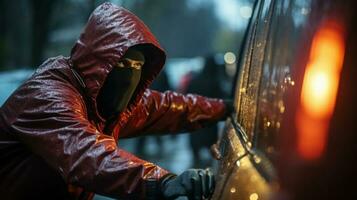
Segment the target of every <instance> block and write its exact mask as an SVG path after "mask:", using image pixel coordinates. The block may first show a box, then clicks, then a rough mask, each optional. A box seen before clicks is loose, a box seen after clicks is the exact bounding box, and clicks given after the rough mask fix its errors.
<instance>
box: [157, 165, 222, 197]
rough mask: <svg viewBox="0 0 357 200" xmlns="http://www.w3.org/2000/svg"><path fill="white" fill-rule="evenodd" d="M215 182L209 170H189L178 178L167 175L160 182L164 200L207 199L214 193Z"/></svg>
mask: <svg viewBox="0 0 357 200" xmlns="http://www.w3.org/2000/svg"><path fill="white" fill-rule="evenodd" d="M214 187H215V180H214V175H213V173H212V172H211V170H209V169H206V170H203V169H189V170H186V171H184V172H183V173H182V174H180V175H179V176H176V175H168V176H166V177H165V178H164V179H163V180H162V182H161V193H162V196H163V197H164V199H176V198H177V197H180V196H186V197H187V198H188V199H189V200H201V199H209V198H210V197H211V196H212V194H213V191H214Z"/></svg>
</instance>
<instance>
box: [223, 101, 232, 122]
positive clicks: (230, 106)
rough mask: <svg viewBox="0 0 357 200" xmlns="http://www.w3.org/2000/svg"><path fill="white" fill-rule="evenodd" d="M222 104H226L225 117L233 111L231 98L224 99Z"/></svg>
mask: <svg viewBox="0 0 357 200" xmlns="http://www.w3.org/2000/svg"><path fill="white" fill-rule="evenodd" d="M223 103H224V105H225V106H226V113H225V118H226V117H229V116H230V115H231V114H232V113H233V112H234V106H233V100H232V99H224V100H223Z"/></svg>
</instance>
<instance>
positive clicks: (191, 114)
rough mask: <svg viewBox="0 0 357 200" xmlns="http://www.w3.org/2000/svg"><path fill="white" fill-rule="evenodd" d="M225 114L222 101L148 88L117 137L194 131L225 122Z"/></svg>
mask: <svg viewBox="0 0 357 200" xmlns="http://www.w3.org/2000/svg"><path fill="white" fill-rule="evenodd" d="M225 112H226V108H225V104H224V103H223V101H222V100H221V99H212V98H206V97H203V96H199V95H194V94H187V95H182V94H179V93H176V92H172V91H167V92H165V93H161V92H157V91H154V90H149V89H147V90H146V91H145V93H144V96H143V98H142V101H141V102H140V104H139V105H138V107H137V108H136V109H135V110H134V112H133V117H132V118H131V119H129V121H128V123H127V125H126V126H125V127H124V128H123V129H122V132H121V133H120V134H119V136H120V137H134V136H137V135H143V134H157V133H168V132H170V133H171V132H183V131H191V130H196V129H199V128H202V127H204V126H206V125H207V124H211V123H214V122H217V121H218V120H222V119H224V116H225V115H226V113H225Z"/></svg>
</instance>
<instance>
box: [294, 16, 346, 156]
mask: <svg viewBox="0 0 357 200" xmlns="http://www.w3.org/2000/svg"><path fill="white" fill-rule="evenodd" d="M344 51H345V42H344V37H343V30H342V29H341V26H339V25H338V24H336V23H331V22H330V23H325V24H323V25H322V26H321V27H320V28H319V29H318V30H317V32H316V34H315V36H314V38H313V43H312V46H311V51H310V57H309V61H308V63H307V66H306V69H305V75H304V80H303V85H302V91H301V98H300V106H299V109H298V112H297V115H296V123H297V131H298V151H299V154H300V155H301V156H302V157H303V158H305V159H309V160H311V159H316V158H318V157H320V155H321V154H322V152H323V151H324V149H325V143H326V137H327V133H328V125H329V121H330V118H331V115H332V113H333V110H334V107H335V101H336V95H337V90H338V83H339V79H340V72H341V68H342V65H343V57H344V53H345V52H344Z"/></svg>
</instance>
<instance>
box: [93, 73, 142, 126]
mask: <svg viewBox="0 0 357 200" xmlns="http://www.w3.org/2000/svg"><path fill="white" fill-rule="evenodd" d="M140 77H141V69H134V68H129V67H125V68H122V67H114V68H113V70H112V71H111V72H110V73H109V74H108V76H107V79H106V80H105V82H104V85H103V87H102V89H101V90H100V92H99V95H98V98H97V103H98V109H99V112H100V114H101V115H102V116H103V117H105V118H107V119H108V118H110V117H111V116H113V115H114V114H117V113H120V112H122V111H124V109H125V108H126V107H127V106H128V103H129V102H130V100H131V98H132V96H133V94H134V92H135V89H136V87H137V86H138V84H139V82H140Z"/></svg>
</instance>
